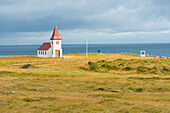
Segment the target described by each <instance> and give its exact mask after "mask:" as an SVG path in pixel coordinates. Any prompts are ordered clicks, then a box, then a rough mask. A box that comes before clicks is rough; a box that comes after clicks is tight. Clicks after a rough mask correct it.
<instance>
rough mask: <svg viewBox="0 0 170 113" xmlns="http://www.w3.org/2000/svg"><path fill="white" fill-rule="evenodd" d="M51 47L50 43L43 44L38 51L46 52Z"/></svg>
mask: <svg viewBox="0 0 170 113" xmlns="http://www.w3.org/2000/svg"><path fill="white" fill-rule="evenodd" d="M50 47H51V43H50V42H44V43H43V44H42V45H41V46H40V47H39V48H38V50H48V49H49V48H50Z"/></svg>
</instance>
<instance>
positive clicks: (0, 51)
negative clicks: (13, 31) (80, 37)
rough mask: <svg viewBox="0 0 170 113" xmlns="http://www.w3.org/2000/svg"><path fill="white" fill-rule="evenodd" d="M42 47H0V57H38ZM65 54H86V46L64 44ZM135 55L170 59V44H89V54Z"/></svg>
mask: <svg viewBox="0 0 170 113" xmlns="http://www.w3.org/2000/svg"><path fill="white" fill-rule="evenodd" d="M39 47H40V45H0V57H5V56H26V55H27V56H31V55H37V49H38V48H39ZM62 48H63V54H78V53H85V52H86V44H63V45H62ZM99 49H100V51H101V53H125V52H126V53H133V54H140V51H142V50H144V51H146V52H147V54H148V55H150V56H159V57H170V43H114V44H88V52H89V53H97V52H98V50H99Z"/></svg>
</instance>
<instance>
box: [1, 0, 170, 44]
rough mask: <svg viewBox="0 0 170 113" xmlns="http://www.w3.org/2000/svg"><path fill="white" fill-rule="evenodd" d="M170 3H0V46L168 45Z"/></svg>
mask: <svg viewBox="0 0 170 113" xmlns="http://www.w3.org/2000/svg"><path fill="white" fill-rule="evenodd" d="M169 11H170V0H0V45H40V44H42V43H43V42H45V41H50V40H49V39H50V37H51V35H52V32H53V29H54V26H55V25H57V26H58V29H59V32H60V35H61V37H62V39H63V43H64V44H84V43H85V42H86V39H88V41H89V43H91V44H112V43H113V44H114V43H170V13H169Z"/></svg>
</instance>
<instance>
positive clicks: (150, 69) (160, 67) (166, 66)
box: [87, 58, 170, 75]
mask: <svg viewBox="0 0 170 113" xmlns="http://www.w3.org/2000/svg"><path fill="white" fill-rule="evenodd" d="M88 65H89V67H88V68H87V70H90V71H96V72H111V73H114V72H115V71H116V72H115V73H118V72H119V73H120V74H121V72H123V73H124V74H125V73H135V74H139V73H140V74H164V75H166V74H170V59H156V60H154V59H149V60H148V59H122V58H120V59H116V60H112V61H106V60H99V61H97V62H91V61H89V62H88ZM127 71H128V72H127Z"/></svg>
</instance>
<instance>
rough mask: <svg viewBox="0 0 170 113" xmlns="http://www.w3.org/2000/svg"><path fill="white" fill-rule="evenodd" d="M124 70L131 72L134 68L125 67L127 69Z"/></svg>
mask: <svg viewBox="0 0 170 113" xmlns="http://www.w3.org/2000/svg"><path fill="white" fill-rule="evenodd" d="M123 70H125V71H130V70H132V68H131V67H125V68H123Z"/></svg>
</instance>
